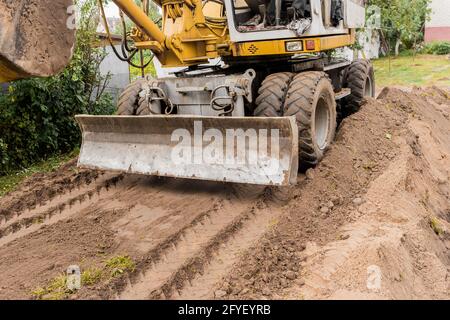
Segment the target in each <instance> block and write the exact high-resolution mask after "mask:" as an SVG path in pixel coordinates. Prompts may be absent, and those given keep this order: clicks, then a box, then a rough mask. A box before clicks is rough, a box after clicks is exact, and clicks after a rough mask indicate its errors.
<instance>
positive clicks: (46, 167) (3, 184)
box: [0, 150, 79, 197]
mask: <svg viewBox="0 0 450 320" xmlns="http://www.w3.org/2000/svg"><path fill="white" fill-rule="evenodd" d="M78 152H79V150H74V151H73V152H71V153H68V154H64V155H58V156H54V157H51V158H49V159H47V160H45V161H41V162H38V163H36V164H34V165H32V166H31V167H29V168H27V169H24V170H20V171H16V172H11V173H8V174H6V175H3V176H0V197H3V196H4V195H5V194H7V193H8V192H10V191H13V190H14V189H15V188H16V187H17V185H18V184H19V183H21V182H22V181H23V180H24V179H25V178H28V177H29V176H31V175H33V174H35V173H38V172H52V171H54V170H56V169H58V168H59V167H60V166H61V165H62V164H64V163H65V162H67V161H69V160H70V159H72V158H74V157H75V156H76V155H78Z"/></svg>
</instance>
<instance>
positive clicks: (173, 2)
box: [0, 0, 375, 186]
mask: <svg viewBox="0 0 450 320" xmlns="http://www.w3.org/2000/svg"><path fill="white" fill-rule="evenodd" d="M153 1H154V2H155V3H156V4H157V5H158V6H159V8H161V9H160V10H161V14H162V17H161V21H160V22H158V23H156V22H154V21H152V19H150V17H149V11H148V7H149V3H148V1H145V0H144V1H140V4H139V5H138V4H137V3H136V2H135V1H133V0H113V1H112V2H114V3H115V4H116V5H117V6H118V8H119V9H120V12H121V16H127V17H128V18H129V19H130V20H131V21H132V22H133V24H134V27H133V28H132V30H131V31H128V32H124V36H123V42H122V54H123V55H122V56H120V52H119V53H118V55H119V58H120V59H121V60H123V61H129V62H130V61H131V58H130V57H132V56H133V55H134V54H135V53H136V52H142V51H143V50H149V51H151V53H152V54H153V55H154V57H156V59H157V60H158V61H159V62H160V63H161V65H162V66H163V67H166V68H175V67H176V68H177V69H176V70H175V71H173V72H172V73H171V74H170V75H169V76H166V77H163V78H152V77H150V76H146V77H143V78H141V79H138V80H137V81H135V82H133V83H131V84H130V85H129V86H128V87H126V88H125V89H124V90H123V92H122V94H121V95H120V97H119V100H118V108H117V114H116V115H113V116H106V115H105V116H90V115H78V116H76V120H77V121H78V123H79V125H80V127H81V130H82V137H83V141H82V147H81V151H80V156H79V166H81V167H87V168H94V169H102V170H112V171H120V172H130V173H138V174H146V175H156V176H168V177H178V178H187V179H201V180H212V181H225V182H234V183H238V184H250V185H263V186H268V185H270V186H285V185H291V184H294V183H295V182H296V179H297V173H298V170H299V168H300V169H306V168H309V167H311V166H314V165H316V164H317V163H318V162H319V161H320V160H321V159H322V158H323V156H324V153H325V152H326V150H327V149H328V148H329V146H330V144H331V143H332V141H333V139H334V135H335V131H336V125H337V121H338V120H337V119H338V118H339V117H343V116H345V115H348V114H351V113H352V112H355V111H357V110H358V108H359V107H360V106H361V104H362V101H363V99H364V97H365V96H374V92H375V81H374V74H373V67H372V65H371V63H370V62H369V61H368V60H365V59H358V60H354V61H349V60H347V59H344V58H338V55H336V54H332V53H333V52H335V49H339V48H344V47H347V46H351V45H353V44H354V43H355V34H356V29H358V28H362V27H364V23H365V1H364V0H153ZM72 5H73V3H72V0H21V1H16V0H0V82H7V81H13V80H16V79H21V78H27V77H34V76H39V77H46V76H51V75H54V74H56V73H58V72H60V71H61V70H62V69H63V68H64V67H65V66H66V65H67V64H68V62H69V61H70V59H71V55H72V51H73V47H74V42H75V30H74V28H73V26H72V24H71V23H70V21H71V19H72V18H73V17H72V16H71V10H70V8H71V6H72ZM103 6H104V3H103V2H102V1H101V0H99V7H100V13H101V15H102V17H103V19H102V20H103V22H104V23H105V29H106V31H107V34H108V35H109V28H108V25H107V19H106V18H105V15H104V7H103ZM159 25H160V26H159ZM116 51H118V50H116ZM141 67H142V66H141ZM171 70H172V69H171Z"/></svg>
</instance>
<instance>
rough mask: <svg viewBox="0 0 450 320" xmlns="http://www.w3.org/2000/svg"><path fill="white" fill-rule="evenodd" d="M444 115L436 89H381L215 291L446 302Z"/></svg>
mask: <svg viewBox="0 0 450 320" xmlns="http://www.w3.org/2000/svg"><path fill="white" fill-rule="evenodd" d="M449 111H450V95H449V92H447V91H444V90H441V89H439V88H428V89H425V90H421V89H419V88H415V89H414V93H413V94H406V93H404V92H403V91H400V90H397V89H385V90H384V91H383V92H382V93H381V94H380V96H379V100H370V101H368V103H367V104H366V105H365V106H364V107H363V108H362V110H361V112H359V113H358V114H355V115H354V116H352V117H350V118H348V119H346V120H345V121H344V123H343V124H342V126H341V128H340V132H339V135H338V137H337V140H336V143H335V145H334V146H333V148H332V150H330V152H329V153H328V155H327V157H326V158H325V160H324V161H323V162H322V164H321V165H319V166H318V168H317V169H316V170H314V171H312V172H310V173H309V175H310V176H311V181H309V182H308V183H306V184H304V186H302V187H300V188H299V189H298V190H297V199H296V200H294V201H292V202H291V203H290V204H289V205H288V206H287V208H286V209H285V210H286V211H285V216H283V219H282V220H281V221H280V223H279V224H278V225H277V226H276V228H275V230H274V231H273V232H272V233H269V234H267V235H266V237H265V239H264V240H262V241H261V242H260V244H258V245H257V246H256V247H255V248H253V250H252V251H251V254H249V255H248V256H246V257H245V258H243V259H242V260H241V261H242V263H241V264H240V265H238V266H237V267H236V269H235V270H234V271H233V272H231V273H230V274H232V275H233V276H231V277H230V278H228V279H226V281H225V282H224V284H223V285H222V289H224V290H226V291H227V292H228V293H230V292H231V294H230V295H229V296H230V297H232V298H261V297H264V296H266V297H272V298H283V299H286V298H287V299H303V298H305V299H340V298H345V299H347V298H389V299H391V298H394V299H411V298H441V299H448V298H449V294H448V288H449V285H450V280H449V274H448V273H449V271H450V269H449V268H448V266H449V255H448V249H449V248H450V242H449V241H448V240H449V239H450V237H449V233H448V230H449V224H448V221H449V216H450V186H449V180H450V158H449V155H450V121H449V120H450V119H449V117H448V112H449ZM235 275H240V276H235ZM370 275H372V276H375V278H372V280H374V279H377V277H378V276H379V278H378V279H380V280H381V281H380V282H379V283H378V285H379V286H378V285H377V284H376V283H375V285H373V286H372V283H370V281H372V280H371V279H370ZM368 281H369V282H368ZM218 288H219V289H220V286H219V287H218ZM233 293H234V294H233ZM236 293H237V294H236Z"/></svg>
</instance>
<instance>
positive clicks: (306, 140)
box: [284, 71, 336, 170]
mask: <svg viewBox="0 0 450 320" xmlns="http://www.w3.org/2000/svg"><path fill="white" fill-rule="evenodd" d="M284 115H285V116H295V118H296V119H297V124H298V127H299V159H300V169H302V170H306V169H308V168H310V167H313V166H315V165H316V164H317V163H318V162H319V161H320V160H321V159H322V158H323V156H324V153H325V151H326V150H327V149H328V148H329V146H330V145H331V143H332V142H333V140H334V135H335V132H336V101H335V99H334V90H333V85H332V84H331V81H330V79H329V78H328V76H327V74H326V73H324V72H316V71H309V72H303V73H300V74H297V75H296V76H295V77H294V79H293V80H292V83H291V85H290V88H289V91H288V94H287V97H286V102H285V106H284Z"/></svg>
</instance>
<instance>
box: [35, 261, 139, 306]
mask: <svg viewBox="0 0 450 320" xmlns="http://www.w3.org/2000/svg"><path fill="white" fill-rule="evenodd" d="M135 268H136V263H135V262H134V260H133V259H132V258H130V257H129V256H128V255H119V256H114V257H112V258H110V259H108V260H106V261H104V262H103V265H102V266H100V267H99V268H97V267H90V268H87V269H86V270H84V271H83V272H82V273H81V285H82V286H84V287H90V286H94V285H96V284H98V283H100V282H102V283H108V282H110V281H111V280H113V279H114V278H118V277H120V276H121V275H123V274H125V273H129V272H133V271H134V270H135ZM72 293H74V292H71V291H70V290H68V288H67V275H65V274H64V273H62V274H59V275H57V276H56V277H55V278H53V279H51V280H50V281H49V282H48V283H47V285H45V286H43V287H38V288H36V289H34V290H33V291H32V292H31V295H32V296H33V297H34V298H35V299H36V300H64V299H68V298H69V297H70V295H71V294H72Z"/></svg>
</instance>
